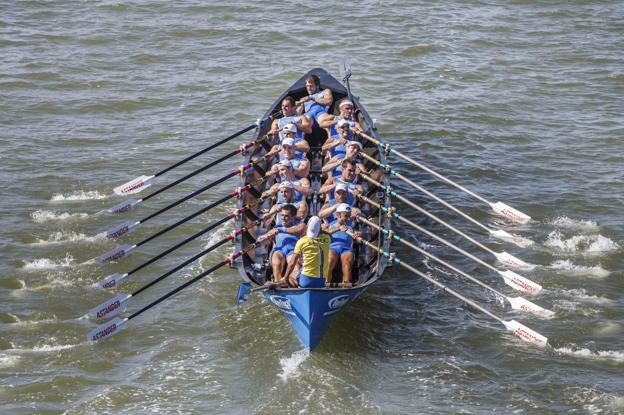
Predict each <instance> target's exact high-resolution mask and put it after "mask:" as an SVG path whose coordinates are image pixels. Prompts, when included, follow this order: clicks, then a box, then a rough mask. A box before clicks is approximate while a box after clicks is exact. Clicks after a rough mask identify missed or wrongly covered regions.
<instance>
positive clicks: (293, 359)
mask: <svg viewBox="0 0 624 415" xmlns="http://www.w3.org/2000/svg"><path fill="white" fill-rule="evenodd" d="M309 356H310V351H309V350H308V349H302V350H299V351H296V352H295V353H293V354H292V356H290V357H282V358H280V365H281V366H282V373H280V374H279V377H280V378H281V379H282V380H283V381H284V382H286V380H287V379H288V378H289V377H290V376H292V375H293V374H294V373H295V372H296V371H297V368H298V367H299V365H301V364H302V363H303V362H304V361H305V360H306V359H307V358H308V357H309Z"/></svg>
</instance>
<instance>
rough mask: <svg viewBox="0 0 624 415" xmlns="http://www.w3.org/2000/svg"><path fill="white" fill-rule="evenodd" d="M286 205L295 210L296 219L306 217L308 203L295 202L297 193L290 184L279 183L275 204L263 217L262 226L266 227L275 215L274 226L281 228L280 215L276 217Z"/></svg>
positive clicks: (303, 201)
mask: <svg viewBox="0 0 624 415" xmlns="http://www.w3.org/2000/svg"><path fill="white" fill-rule="evenodd" d="M286 205H291V206H294V207H295V209H297V213H296V217H297V219H299V220H302V221H303V220H304V219H305V218H306V217H307V216H308V203H307V202H306V200H305V199H301V200H297V192H296V191H295V188H294V186H293V184H292V183H290V182H281V183H280V184H279V193H278V195H277V202H276V203H275V204H274V205H273V206H272V207H271V209H269V210H268V211H267V212H266V215H265V216H264V226H265V227H266V226H268V225H269V224H270V223H271V222H272V221H273V218H274V217H275V216H276V215H277V219H276V221H275V226H281V215H278V213H279V212H280V210H281V208H282V207H283V206H286Z"/></svg>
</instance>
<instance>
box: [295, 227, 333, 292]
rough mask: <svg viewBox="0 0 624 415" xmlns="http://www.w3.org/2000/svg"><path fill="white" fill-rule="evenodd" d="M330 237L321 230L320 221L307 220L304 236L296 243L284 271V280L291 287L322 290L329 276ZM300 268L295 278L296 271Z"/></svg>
mask: <svg viewBox="0 0 624 415" xmlns="http://www.w3.org/2000/svg"><path fill="white" fill-rule="evenodd" d="M330 240H331V237H330V236H329V234H327V233H326V232H324V231H322V230H321V219H319V217H318V216H312V217H311V218H310V220H308V226H307V229H306V236H304V237H302V238H301V239H299V240H298V241H297V244H296V245H295V250H294V253H293V256H292V258H291V260H290V261H288V268H287V269H286V273H285V275H286V278H288V283H289V284H290V285H291V286H292V287H296V286H297V285H298V286H299V287H301V288H323V287H325V279H326V278H327V276H328V275H329V244H330ZM298 267H301V272H300V273H299V275H298V276H297V275H296V274H297V273H296V269H297V268H298Z"/></svg>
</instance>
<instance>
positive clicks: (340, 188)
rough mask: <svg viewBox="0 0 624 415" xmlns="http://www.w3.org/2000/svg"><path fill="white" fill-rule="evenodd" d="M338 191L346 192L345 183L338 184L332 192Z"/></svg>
mask: <svg viewBox="0 0 624 415" xmlns="http://www.w3.org/2000/svg"><path fill="white" fill-rule="evenodd" d="M338 190H342V191H344V192H346V191H347V184H346V183H342V182H340V183H338V184H337V185H336V189H335V190H334V191H336V192H337V191H338Z"/></svg>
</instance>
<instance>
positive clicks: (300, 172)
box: [293, 159, 310, 177]
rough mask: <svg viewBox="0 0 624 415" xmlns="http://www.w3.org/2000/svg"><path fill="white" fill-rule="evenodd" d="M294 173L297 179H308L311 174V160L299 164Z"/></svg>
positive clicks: (304, 160)
mask: <svg viewBox="0 0 624 415" xmlns="http://www.w3.org/2000/svg"><path fill="white" fill-rule="evenodd" d="M293 172H294V173H295V176H297V177H308V173H310V160H308V159H303V160H301V163H299V167H298V168H296V169H294V170H293Z"/></svg>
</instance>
